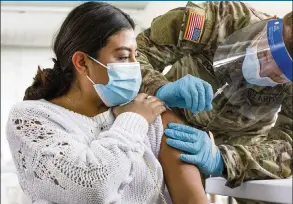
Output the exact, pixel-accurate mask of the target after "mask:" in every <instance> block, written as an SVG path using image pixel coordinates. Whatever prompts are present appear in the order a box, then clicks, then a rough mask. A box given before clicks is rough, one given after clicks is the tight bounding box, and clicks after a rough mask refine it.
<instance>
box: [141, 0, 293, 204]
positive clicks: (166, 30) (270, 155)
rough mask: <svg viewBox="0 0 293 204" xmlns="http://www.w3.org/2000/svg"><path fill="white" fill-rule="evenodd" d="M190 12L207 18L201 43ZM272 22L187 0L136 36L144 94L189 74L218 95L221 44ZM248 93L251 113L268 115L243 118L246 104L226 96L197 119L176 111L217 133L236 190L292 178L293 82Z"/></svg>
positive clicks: (242, 9)
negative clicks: (191, 32) (248, 183)
mask: <svg viewBox="0 0 293 204" xmlns="http://www.w3.org/2000/svg"><path fill="white" fill-rule="evenodd" d="M191 12H193V13H198V14H199V15H203V16H204V24H203V26H202V28H201V30H200V35H199V36H200V37H199V39H198V40H196V41H195V40H190V39H187V38H186V35H185V33H186V30H187V27H188V21H187V20H188V19H189V15H190V13H191ZM269 18H271V16H269V15H267V14H265V13H262V12H259V11H255V10H254V9H253V8H251V7H250V6H248V5H247V4H245V3H242V2H205V3H200V4H195V3H192V2H188V3H187V5H186V7H185V8H176V9H174V10H171V11H169V12H167V13H166V14H164V15H162V16H159V17H157V18H155V19H154V20H153V22H152V24H151V27H150V28H149V29H147V30H145V31H144V32H142V33H140V34H139V35H138V37H137V43H138V50H139V53H140V56H139V57H138V61H139V62H140V63H141V69H142V75H143V85H142V87H141V92H145V93H148V94H150V95H154V94H155V93H156V91H157V90H158V88H159V87H160V86H162V85H164V84H166V83H168V82H169V81H175V80H177V79H180V78H181V77H183V76H185V75H186V74H191V75H193V76H196V77H199V78H201V79H203V80H205V81H207V82H209V83H210V84H211V85H212V87H213V89H214V91H216V90H217V89H218V88H219V87H220V84H221V83H219V81H220V80H221V79H218V78H217V77H216V76H215V73H214V71H213V66H212V63H213V57H214V54H215V51H216V50H217V47H218V46H219V44H220V43H221V42H222V41H223V40H224V39H225V38H227V36H229V35H230V34H232V33H233V32H235V31H236V30H239V29H241V28H243V27H246V26H249V25H250V24H253V23H256V22H259V21H261V20H265V19H269ZM168 65H172V68H171V70H170V71H169V72H168V73H167V74H166V76H163V75H162V74H161V72H162V71H163V70H164V68H165V67H166V66H168ZM243 94H244V96H243V97H245V99H246V100H247V104H253V108H254V109H251V111H255V113H261V114H262V115H263V117H261V118H257V119H253V118H247V117H245V116H243V114H240V113H239V106H242V105H243V104H231V103H229V100H228V99H227V98H226V97H225V95H224V94H222V95H220V96H218V97H217V98H216V99H214V101H213V107H214V108H213V110H212V111H208V112H207V111H202V112H200V113H199V114H197V115H195V116H193V114H192V113H191V112H190V111H188V110H185V109H174V111H176V112H177V113H179V114H181V115H182V117H183V118H184V119H185V120H186V121H187V122H188V123H189V124H190V125H191V126H193V127H196V128H199V129H202V130H206V131H211V132H212V133H213V135H214V137H215V141H216V144H217V145H218V147H219V149H220V151H221V153H222V155H223V159H224V162H225V167H226V168H225V171H224V177H225V178H226V179H227V184H226V185H227V186H229V187H231V188H234V187H237V186H239V185H241V183H242V182H243V181H245V180H252V179H272V178H273V179H278V178H286V177H289V176H290V175H292V135H293V124H292V123H293V120H292V119H293V112H292V109H293V106H292V98H293V92H292V83H291V82H290V83H287V84H285V85H278V86H275V87H259V86H250V87H249V88H247V89H246V92H245V93H243ZM276 101H278V102H276ZM247 104H246V107H248V108H249V107H250V106H247ZM268 107H269V108H268ZM279 109H281V110H280V112H279V113H278V118H277V120H276V113H277V112H278V111H279ZM245 202H246V203H248V201H245ZM239 203H241V202H239Z"/></svg>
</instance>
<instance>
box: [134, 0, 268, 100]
mask: <svg viewBox="0 0 293 204" xmlns="http://www.w3.org/2000/svg"><path fill="white" fill-rule="evenodd" d="M192 15H193V16H192ZM194 15H196V18H197V19H198V20H199V21H201V23H200V24H198V27H197V28H196V29H197V30H196V31H194V33H195V34H194V35H193V34H189V35H188V33H190V28H191V27H192V28H193V26H194V23H193V24H192V23H191V22H192V20H190V19H192V18H194ZM264 16H267V15H266V14H263V13H259V12H255V11H254V10H253V9H252V8H250V7H249V6H248V5H246V4H244V3H242V2H205V3H199V4H195V3H192V2H188V3H187V5H186V7H185V8H176V9H173V10H171V11H169V12H167V13H165V14H164V15H161V16H159V17H157V18H155V19H154V20H153V22H152V23H151V27H150V28H149V29H147V30H145V31H144V32H142V33H140V34H139V35H138V36H137V45H138V52H139V57H138V58H137V59H138V61H139V62H140V63H141V70H142V77H143V82H142V87H141V92H145V93H148V94H151V95H154V94H155V92H156V90H157V89H158V88H159V87H160V86H162V85H164V84H166V83H168V81H167V79H166V78H165V77H164V76H163V75H162V74H161V72H162V71H163V70H164V68H165V67H166V66H168V65H172V64H174V63H175V62H177V61H178V60H179V59H181V58H182V57H183V56H186V55H189V54H204V50H205V51H207V52H213V51H215V50H214V49H216V47H217V45H218V44H219V43H220V42H221V41H222V40H223V39H224V38H225V37H226V36H227V34H229V33H231V32H233V31H234V30H237V29H240V28H243V27H244V26H246V25H248V24H250V23H253V22H257V21H259V20H261V19H263V18H264ZM199 17H201V18H199ZM193 22H194V21H193Z"/></svg>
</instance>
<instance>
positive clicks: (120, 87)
mask: <svg viewBox="0 0 293 204" xmlns="http://www.w3.org/2000/svg"><path fill="white" fill-rule="evenodd" d="M88 57H89V58H90V59H92V60H93V61H95V62H96V63H98V64H100V65H102V66H103V67H105V68H106V69H107V70H108V76H109V82H108V84H106V85H103V84H95V83H94V82H93V81H92V80H91V79H90V78H89V77H88V79H89V80H90V81H91V82H92V83H93V85H94V88H95V90H96V92H97V93H98V95H99V96H100V98H101V100H102V101H103V102H104V103H105V105H106V106H108V107H112V106H117V105H123V104H126V103H129V102H131V101H132V100H133V99H134V98H135V97H136V96H137V94H138V92H139V89H140V86H141V82H142V77H141V71H140V64H139V63H138V62H129V63H111V64H107V66H105V65H103V64H102V63H101V62H99V61H97V60H96V59H94V58H92V57H91V56H88Z"/></svg>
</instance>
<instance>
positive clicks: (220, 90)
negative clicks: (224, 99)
mask: <svg viewBox="0 0 293 204" xmlns="http://www.w3.org/2000/svg"><path fill="white" fill-rule="evenodd" d="M228 85H229V84H228V83H227V82H226V84H224V86H222V87H221V88H218V90H217V91H216V93H215V94H214V98H213V99H215V98H216V97H217V96H218V95H220V94H221V93H222V92H223V90H224V88H226V86H228Z"/></svg>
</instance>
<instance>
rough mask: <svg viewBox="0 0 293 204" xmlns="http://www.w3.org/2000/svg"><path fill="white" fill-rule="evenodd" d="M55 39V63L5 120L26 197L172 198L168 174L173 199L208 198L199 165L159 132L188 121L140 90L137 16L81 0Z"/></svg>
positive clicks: (134, 201) (87, 202)
mask: <svg viewBox="0 0 293 204" xmlns="http://www.w3.org/2000/svg"><path fill="white" fill-rule="evenodd" d="M53 49H54V52H55V55H56V58H55V59H53V61H54V67H53V69H44V70H41V69H40V68H39V69H38V72H37V74H36V76H35V78H34V81H33V83H32V85H31V86H30V87H28V88H27V90H26V92H25V96H24V101H23V102H21V103H18V104H16V105H15V106H14V107H13V108H12V110H11V112H10V115H9V119H8V124H7V139H8V141H9V145H10V149H11V152H12V155H13V159H14V162H15V165H16V167H17V172H18V177H19V183H20V185H21V187H22V190H23V191H24V193H25V195H26V197H28V200H29V202H30V203H42V204H43V203H46V204H49V203H60V204H94V203H123V204H138V203H145V204H154V203H167V202H168V199H167V198H166V197H167V193H166V191H165V182H166V184H167V186H168V190H169V192H170V195H171V198H172V200H173V203H189V202H190V203H201V204H202V203H205V202H206V196H205V193H204V190H203V188H202V185H201V181H200V176H199V172H198V170H197V169H196V167H195V166H193V165H188V164H183V163H181V162H180V161H179V159H178V155H179V153H180V152H178V151H177V150H174V149H171V148H170V147H167V145H166V144H165V142H161V140H165V138H164V137H163V131H164V127H166V124H167V123H168V122H170V121H171V120H173V121H174V120H175V121H174V122H176V121H177V122H182V121H180V120H179V119H178V118H177V119H176V116H174V115H172V114H171V113H164V115H163V116H162V118H163V121H162V120H161V117H160V114H161V113H163V112H165V111H166V108H165V106H164V104H163V103H162V102H161V101H160V100H159V99H157V98H156V97H150V96H148V95H146V94H144V93H141V94H138V91H139V89H140V85H141V80H142V79H141V72H140V65H139V63H137V62H136V59H135V57H136V54H137V53H136V41H135V34H134V23H133V21H132V19H131V18H130V17H129V16H128V15H127V14H125V13H123V12H122V11H121V10H119V9H117V8H115V7H113V6H111V5H109V4H106V3H93V2H91V3H84V4H82V5H80V6H78V7H77V8H75V9H74V10H73V11H71V12H70V13H69V15H68V16H67V18H66V19H65V21H64V22H63V24H62V26H61V28H60V30H59V33H58V35H57V36H56V39H55V43H54V47H53ZM172 118H173V119H172ZM160 162H161V163H160ZM163 171H164V175H165V180H164V175H163ZM189 177H193V179H191V181H189V180H190V179H188V178H189ZM169 202H170V201H169Z"/></svg>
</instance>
